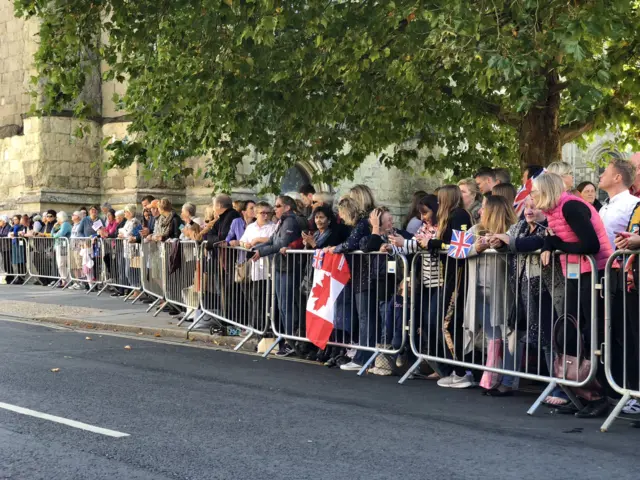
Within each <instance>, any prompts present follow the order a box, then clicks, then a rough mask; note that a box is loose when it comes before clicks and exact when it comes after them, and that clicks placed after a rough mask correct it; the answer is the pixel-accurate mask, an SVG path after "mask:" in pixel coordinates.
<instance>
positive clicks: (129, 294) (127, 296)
mask: <svg viewBox="0 0 640 480" xmlns="http://www.w3.org/2000/svg"><path fill="white" fill-rule="evenodd" d="M133 292H135V290H131V291H130V292H129V293H127V295H126V296H125V297H124V300H123V302H126V301H127V300H129V297H130V296H131V295H133Z"/></svg>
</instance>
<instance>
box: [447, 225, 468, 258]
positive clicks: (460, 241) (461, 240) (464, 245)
mask: <svg viewBox="0 0 640 480" xmlns="http://www.w3.org/2000/svg"><path fill="white" fill-rule="evenodd" d="M472 246H473V234H472V233H469V232H462V231H460V230H453V232H452V234H451V242H449V249H448V251H447V255H448V256H450V257H453V258H467V257H468V256H469V251H470V250H471V247H472Z"/></svg>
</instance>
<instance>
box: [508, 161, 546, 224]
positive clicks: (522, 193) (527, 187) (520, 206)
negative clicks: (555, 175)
mask: <svg viewBox="0 0 640 480" xmlns="http://www.w3.org/2000/svg"><path fill="white" fill-rule="evenodd" d="M546 171H547V170H546V169H542V171H541V172H540V173H538V175H542V174H543V173H545V172H546ZM538 175H535V176H533V177H529V178H527V181H526V183H525V184H524V185H523V186H522V187H520V190H518V193H517V194H516V199H515V200H514V201H513V208H514V210H515V211H516V215H518V216H520V215H521V214H522V212H524V201H525V200H526V199H527V197H528V196H529V195H531V188H532V187H533V179H534V178H536V177H537V176H538Z"/></svg>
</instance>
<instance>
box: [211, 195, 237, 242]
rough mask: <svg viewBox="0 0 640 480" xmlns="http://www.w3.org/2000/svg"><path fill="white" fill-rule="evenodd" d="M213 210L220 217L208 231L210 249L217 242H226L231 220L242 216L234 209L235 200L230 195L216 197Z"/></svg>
mask: <svg viewBox="0 0 640 480" xmlns="http://www.w3.org/2000/svg"><path fill="white" fill-rule="evenodd" d="M213 211H214V212H215V215H216V217H217V218H218V219H217V220H216V223H215V225H214V226H213V227H211V230H209V233H207V248H209V249H211V248H213V246H214V245H215V244H216V243H219V242H224V240H225V238H227V235H229V230H230V229H231V222H233V221H234V220H235V219H236V218H239V217H240V214H239V213H238V212H236V211H235V210H234V209H233V202H232V201H231V197H230V196H229V195H224V194H222V195H218V196H217V197H216V198H214V199H213Z"/></svg>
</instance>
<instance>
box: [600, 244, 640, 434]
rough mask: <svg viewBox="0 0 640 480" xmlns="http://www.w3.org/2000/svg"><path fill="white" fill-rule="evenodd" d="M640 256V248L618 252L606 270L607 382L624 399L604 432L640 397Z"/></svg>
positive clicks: (605, 356)
mask: <svg viewBox="0 0 640 480" xmlns="http://www.w3.org/2000/svg"><path fill="white" fill-rule="evenodd" d="M639 255H640V251H629V250H619V251H616V252H614V253H613V255H611V257H609V261H608V262H607V266H606V269H605V281H604V284H605V290H604V292H605V294H604V297H605V316H604V321H605V329H604V344H603V346H602V348H603V349H604V368H605V375H606V378H607V382H608V383H609V385H610V386H611V388H612V389H613V390H615V391H616V392H617V393H619V394H620V395H622V398H621V399H620V400H619V401H618V404H617V405H616V407H615V408H614V409H613V411H612V412H611V414H610V415H609V417H608V418H607V419H606V421H605V422H604V423H603V424H602V427H600V430H602V431H603V432H606V431H607V430H608V429H609V427H610V426H611V424H612V423H613V421H614V420H615V419H616V418H617V417H618V415H619V414H620V412H621V411H622V408H623V407H624V406H625V404H626V403H627V402H628V401H629V400H631V399H632V398H634V399H636V400H640V388H639V387H640V386H639V383H640V349H639V347H638V346H639V345H640V295H638V286H640V283H638V271H639V267H640V257H639ZM618 260H619V261H618Z"/></svg>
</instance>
